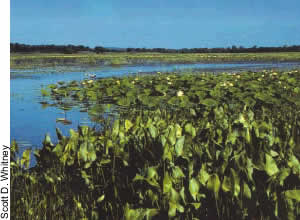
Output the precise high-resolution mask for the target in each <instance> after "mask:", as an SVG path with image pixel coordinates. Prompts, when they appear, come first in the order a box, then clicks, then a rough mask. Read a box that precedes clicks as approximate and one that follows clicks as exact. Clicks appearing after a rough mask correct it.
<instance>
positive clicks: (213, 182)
mask: <svg viewBox="0 0 300 220" xmlns="http://www.w3.org/2000/svg"><path fill="white" fill-rule="evenodd" d="M206 186H207V188H208V189H209V190H211V191H213V192H214V194H215V197H216V198H218V194H219V190H220V186H221V182H220V179H219V176H218V175H217V174H212V175H211V176H210V177H209V178H208V180H207V184H206Z"/></svg>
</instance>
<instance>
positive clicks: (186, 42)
mask: <svg viewBox="0 0 300 220" xmlns="http://www.w3.org/2000/svg"><path fill="white" fill-rule="evenodd" d="M10 4H11V12H10V17H11V20H10V25H11V27H10V36H11V42H19V43H26V44H75V45H80V44H81V45H86V46H90V47H94V46H96V45H99V46H106V47H123V48H127V47H146V48H154V47H165V48H194V47H210V48H211V47H229V46H232V45H236V46H245V47H252V46H254V45H258V46H282V45H295V44H298V45H299V44H300V22H299V21H300V1H299V0H223V1H222V0H198V1H196V0H190V1H188V0H186V1H183V0H63V1H59V0H26V1H24V0H11V3H10Z"/></svg>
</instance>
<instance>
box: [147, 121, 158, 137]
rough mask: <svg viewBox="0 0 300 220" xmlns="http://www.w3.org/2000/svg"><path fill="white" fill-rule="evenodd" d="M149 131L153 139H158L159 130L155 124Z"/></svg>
mask: <svg viewBox="0 0 300 220" xmlns="http://www.w3.org/2000/svg"><path fill="white" fill-rule="evenodd" d="M148 129H149V132H150V135H151V137H152V138H156V137H157V129H156V127H154V126H153V124H151V125H150V126H149V128H148Z"/></svg>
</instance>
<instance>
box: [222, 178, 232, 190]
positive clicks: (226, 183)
mask: <svg viewBox="0 0 300 220" xmlns="http://www.w3.org/2000/svg"><path fill="white" fill-rule="evenodd" d="M222 190H223V191H224V192H230V191H232V188H231V180H230V178H229V177H227V176H224V179H223V182H222Z"/></svg>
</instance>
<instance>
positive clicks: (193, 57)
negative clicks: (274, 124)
mask: <svg viewBox="0 0 300 220" xmlns="http://www.w3.org/2000/svg"><path fill="white" fill-rule="evenodd" d="M299 61H300V52H269V53H153V52H138V53H137V52H104V53H98V54H97V53H94V52H88V53H76V54H63V53H11V55H10V66H11V69H32V68H42V67H57V66H122V65H141V64H148V65H149V64H150V65H151V64H153V65H155V64H175V63H177V64H185V63H186V64H191V63H231V62H236V63H245V62H249V63H251V62H256V63H259V62H299Z"/></svg>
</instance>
